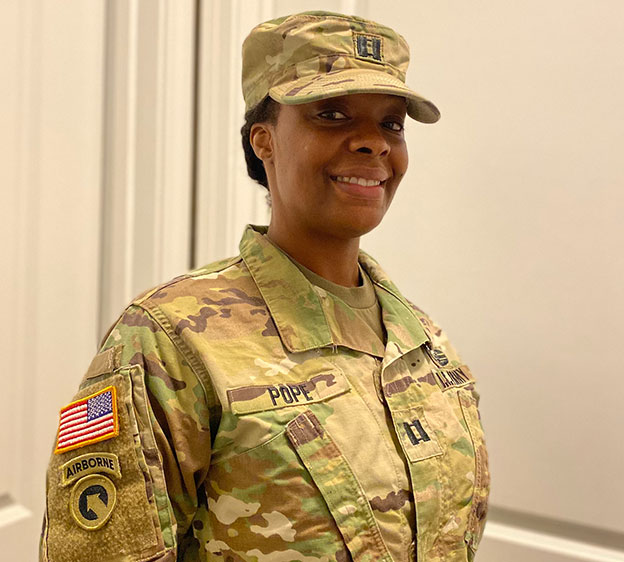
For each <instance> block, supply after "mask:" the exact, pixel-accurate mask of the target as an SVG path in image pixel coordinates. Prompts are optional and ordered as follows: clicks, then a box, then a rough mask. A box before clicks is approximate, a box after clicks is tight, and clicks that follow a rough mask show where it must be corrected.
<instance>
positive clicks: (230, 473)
mask: <svg viewBox="0 0 624 562" xmlns="http://www.w3.org/2000/svg"><path fill="white" fill-rule="evenodd" d="M317 368H318V365H317ZM275 378H276V379H277V378H278V377H275ZM265 380H267V379H265ZM268 380H269V381H270V380H271V379H268ZM263 382H264V381H263ZM267 382H268V381H267ZM271 382H272V381H271ZM350 390H351V386H350V384H349V382H348V380H347V378H346V377H345V376H344V374H343V373H342V372H341V371H340V370H339V369H338V368H336V367H335V366H333V365H332V366H331V368H329V369H323V370H320V371H319V370H316V371H315V372H314V371H313V370H312V369H310V368H308V369H307V373H305V375H304V376H299V377H297V376H296V373H295V372H294V371H293V373H292V376H280V377H279V382H278V381H276V382H275V383H272V384H267V383H265V384H256V385H247V386H241V387H234V388H230V389H228V390H227V392H226V395H227V398H228V402H229V408H230V412H224V415H223V417H222V422H221V427H220V428H219V432H218V435H217V439H216V440H215V444H219V443H220V444H221V445H222V449H221V450H220V451H217V452H216V453H215V456H214V457H213V459H214V460H213V462H212V463H211V469H210V477H209V486H208V487H207V490H206V492H207V504H208V510H209V515H208V517H210V518H211V520H210V527H211V529H210V533H211V535H210V536H211V537H212V538H213V539H217V540H218V541H219V545H220V548H221V552H222V553H223V555H224V556H226V557H227V555H228V549H230V550H232V552H237V553H240V552H241V550H246V549H248V545H250V544H253V545H255V546H257V549H258V551H259V552H276V553H277V552H282V551H284V552H286V551H288V549H292V550H294V551H297V552H300V553H302V554H306V555H307V556H310V555H311V554H314V555H316V556H317V557H319V558H322V557H326V558H327V559H329V560H344V561H345V562H346V561H348V560H354V561H357V562H369V561H370V562H372V561H373V560H375V561H383V562H392V558H391V557H390V555H389V553H388V551H387V548H386V546H385V544H384V542H383V539H382V538H381V533H380V530H379V527H378V525H377V523H376V521H375V519H374V516H373V513H372V509H371V507H370V504H369V503H368V500H367V499H366V496H365V494H364V491H363V489H362V487H361V485H360V484H359V482H358V480H357V478H356V477H355V475H354V474H353V472H352V470H351V468H350V466H349V464H348V462H347V461H346V459H345V457H344V456H343V454H342V452H341V451H340V450H339V448H338V446H337V445H336V442H335V441H334V439H333V438H332V437H331V435H330V434H329V432H328V431H327V428H326V427H325V426H324V420H325V419H326V417H327V416H328V415H331V413H332V412H333V411H334V410H335V408H340V407H343V408H344V407H348V406H349V399H348V396H346V395H347V393H348V392H349V391H350ZM229 490H231V492H228V491H229ZM241 491H242V492H241ZM243 497H244V503H243V502H241V498H243ZM232 506H235V508H236V509H238V510H240V512H241V513H244V516H243V517H237V518H236V519H235V520H232V517H233V516H232V514H231V510H232ZM263 518H264V519H263ZM278 522H279V525H277V523H278ZM267 523H269V527H266V526H265V525H266V524H267ZM273 526H275V529H273V528H272V527H273ZM280 539H282V540H283V543H281V544H280V542H279V540H280ZM278 545H279V546H278ZM226 547H227V548H226ZM254 552H255V551H254ZM292 559H299V558H298V557H296V556H295V552H293V553H292Z"/></svg>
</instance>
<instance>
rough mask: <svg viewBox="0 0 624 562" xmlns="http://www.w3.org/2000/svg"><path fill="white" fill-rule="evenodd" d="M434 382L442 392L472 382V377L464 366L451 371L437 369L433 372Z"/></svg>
mask: <svg viewBox="0 0 624 562" xmlns="http://www.w3.org/2000/svg"><path fill="white" fill-rule="evenodd" d="M434 375H435V378H436V382H437V383H438V386H439V387H440V388H441V389H442V390H447V389H449V388H455V387H458V386H464V385H467V384H469V383H471V382H474V377H473V376H472V373H471V372H470V369H469V368H468V367H467V366H466V365H461V366H459V367H455V368H452V369H438V370H437V371H434Z"/></svg>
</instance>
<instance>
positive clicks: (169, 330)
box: [131, 302, 221, 408]
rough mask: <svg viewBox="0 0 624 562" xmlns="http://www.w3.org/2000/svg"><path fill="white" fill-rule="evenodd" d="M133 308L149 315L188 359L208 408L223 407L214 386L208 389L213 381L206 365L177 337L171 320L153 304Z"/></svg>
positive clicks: (134, 304)
mask: <svg viewBox="0 0 624 562" xmlns="http://www.w3.org/2000/svg"><path fill="white" fill-rule="evenodd" d="M131 306H136V307H137V308H140V309H141V310H143V311H144V312H145V313H146V314H147V315H149V317H150V318H151V319H152V320H153V321H154V322H155V323H156V324H158V325H159V326H160V328H161V329H162V331H163V332H164V333H165V334H166V336H167V337H168V338H169V340H170V341H171V343H173V345H174V346H175V347H176V349H177V350H178V352H179V353H180V355H182V357H184V359H186V361H187V362H188V364H189V365H190V367H191V369H192V371H193V373H194V374H195V376H196V377H197V380H198V381H199V384H201V386H202V388H203V390H204V395H205V397H206V402H207V404H208V407H209V408H210V407H211V406H213V405H218V406H221V403H220V401H219V399H218V398H217V395H216V394H215V392H214V390H213V388H212V385H211V386H210V388H209V389H208V388H206V382H210V381H211V380H212V379H211V377H210V374H209V373H208V371H207V370H206V368H205V367H204V365H203V364H202V363H201V362H200V361H199V360H198V358H197V356H196V355H195V354H194V353H193V352H192V351H191V350H190V349H189V347H188V346H187V345H186V344H185V343H184V341H183V340H182V339H180V338H179V337H178V336H177V334H176V333H175V332H174V330H173V327H172V326H171V324H170V323H169V320H168V319H167V317H166V316H165V315H164V314H163V313H162V312H161V311H160V309H159V308H158V307H156V306H151V303H149V302H144V303H141V304H137V303H133V304H132V305H131ZM200 373H201V374H200ZM202 375H204V376H205V379H206V380H204V377H203V376H202Z"/></svg>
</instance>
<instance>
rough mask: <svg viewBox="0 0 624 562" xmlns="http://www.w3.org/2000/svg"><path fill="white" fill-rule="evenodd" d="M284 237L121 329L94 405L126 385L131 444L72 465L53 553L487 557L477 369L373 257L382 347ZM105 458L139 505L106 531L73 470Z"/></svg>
mask: <svg viewBox="0 0 624 562" xmlns="http://www.w3.org/2000/svg"><path fill="white" fill-rule="evenodd" d="M264 232H265V229H264V227H248V229H247V230H246V232H245V234H244V236H243V239H242V241H241V246H240V249H241V255H240V256H238V257H236V258H233V259H230V260H225V261H222V262H218V263H216V264H212V265H209V266H207V267H204V268H201V269H198V270H196V271H194V272H192V273H190V274H188V275H184V276H182V277H179V278H177V279H175V280H173V281H172V282H170V283H168V284H165V285H162V286H160V287H158V288H156V289H154V290H151V291H149V292H148V293H146V294H145V295H143V296H142V297H140V298H139V299H137V300H136V301H135V302H134V303H133V304H132V305H131V306H130V307H129V308H128V309H127V310H126V311H125V313H124V314H123V315H122V317H121V319H120V320H119V322H118V323H117V324H116V325H115V326H114V327H113V329H112V330H111V332H110V333H109V335H108V336H107V338H106V341H105V343H104V346H103V348H102V350H101V352H100V354H99V355H98V356H97V357H96V359H95V360H94V363H93V365H92V367H91V368H90V370H89V372H88V373H87V375H86V376H85V379H84V380H83V383H82V385H81V390H80V393H79V396H80V395H81V394H82V395H85V394H87V393H92V392H93V391H94V390H97V389H99V388H100V387H104V386H108V385H110V384H115V385H117V387H118V389H119V395H120V397H121V398H120V402H121V404H120V406H124V407H123V408H121V407H120V410H121V411H123V412H124V416H123V419H122V420H121V422H122V426H121V431H122V434H121V435H120V437H119V438H115V439H111V440H108V441H105V442H103V443H98V444H94V445H89V446H86V447H83V448H80V449H76V450H74V451H70V452H68V453H65V454H62V455H57V456H55V457H54V458H53V459H52V462H51V464H50V468H49V471H48V488H49V493H48V522H47V524H46V527H45V532H44V538H43V541H42V548H41V552H42V555H41V560H50V561H53V562H64V561H66V560H67V561H69V560H72V561H74V562H76V561H81V560H95V559H97V560H103V561H104V560H128V561H130V560H142V561H147V560H154V561H156V560H158V561H173V560H175V559H176V557H177V559H178V560H184V561H187V562H188V561H207V560H210V561H212V560H223V561H231V562H234V561H250V562H252V561H253V562H279V561H284V562H289V561H293V560H295V561H301V562H320V561H326V562H329V561H333V560H338V561H348V560H354V561H358V562H359V561H362V562H364V561H370V562H373V561H380V560H381V561H386V562H392V561H394V562H399V561H403V560H414V559H417V560H418V561H419V562H443V561H444V562H459V561H462V562H463V561H467V560H468V561H471V560H473V557H474V552H475V550H476V548H477V545H478V542H479V539H480V537H481V534H482V532H483V526H484V524H485V515H486V512H487V494H488V488H489V472H488V464H487V453H486V450H485V444H484V440H483V431H482V427H481V423H480V420H479V414H478V410H477V401H478V396H477V394H476V392H475V390H474V381H473V377H472V375H471V374H470V371H469V369H468V367H466V366H465V365H464V364H463V363H462V362H461V360H460V359H459V358H458V356H457V354H456V353H455V351H454V350H453V349H452V347H451V346H450V345H449V344H448V341H447V340H446V337H445V335H444V334H443V332H442V331H441V330H440V329H439V328H438V327H437V326H435V325H434V324H433V323H432V322H431V320H430V319H429V318H428V317H427V316H426V315H425V314H424V313H423V312H422V311H420V310H419V309H417V308H414V307H412V306H411V305H410V304H409V303H408V302H407V301H406V300H405V299H404V297H402V296H401V294H400V293H399V292H398V290H397V288H396V287H395V286H394V284H393V283H392V282H391V281H390V280H389V279H388V277H387V276H386V275H385V273H384V272H383V271H382V270H381V269H380V267H379V266H378V265H377V263H376V262H375V261H374V260H372V258H370V257H369V256H367V255H366V254H365V253H364V252H361V254H360V264H361V266H362V267H363V269H364V270H365V271H366V272H367V274H368V275H369V276H370V277H371V279H372V280H373V283H374V286H375V291H376V294H377V298H378V299H379V302H380V304H381V307H382V314H383V323H384V326H385V329H386V332H387V345H386V349H385V350H384V351H383V353H382V354H376V353H374V352H371V351H366V350H365V348H366V343H365V342H364V341H360V342H358V335H357V334H352V333H349V334H346V333H345V329H347V328H348V327H349V326H347V325H345V323H344V322H343V323H341V322H337V321H336V318H337V317H339V316H340V315H339V314H335V312H336V307H337V306H340V305H339V304H337V303H336V302H331V303H330V302H328V299H327V294H326V292H324V291H323V290H318V289H317V288H315V287H314V286H313V285H311V284H310V283H309V282H308V281H307V279H306V278H305V277H304V276H303V274H302V273H301V272H300V271H299V270H298V269H297V268H296V267H295V266H294V265H293V263H292V262H291V261H290V260H289V259H288V257H287V256H286V255H284V254H283V253H282V252H281V251H280V250H279V249H277V248H276V247H275V246H273V245H272V244H271V242H270V241H269V240H268V239H267V238H266V237H265V236H263V233H264ZM343 316H344V315H343ZM363 349H364V350H363ZM373 380H375V384H374V385H373V384H372V383H371V385H370V387H371V388H372V389H373V390H372V391H368V390H367V389H366V385H367V381H373ZM371 393H372V394H373V400H377V404H378V406H379V408H380V409H381V411H382V412H384V413H385V418H382V419H380V418H379V417H376V416H375V415H374V412H375V409H374V408H372V407H371V404H372V402H371V397H370V394H371ZM124 447H125V448H124ZM98 451H99V452H107V453H116V454H117V455H118V456H119V458H120V465H121V474H122V477H121V479H120V480H119V482H118V483H117V486H118V497H120V498H121V499H120V501H122V502H124V501H125V503H124V507H125V509H124V510H121V509H115V511H114V512H113V514H112V516H111V519H110V520H109V521H108V523H107V524H106V525H105V526H104V527H103V528H102V529H101V530H99V531H94V532H88V531H84V530H82V529H81V528H80V527H78V526H77V525H74V524H72V522H71V521H70V520H69V519H68V518H67V517H65V516H64V515H63V513H64V512H65V511H66V508H67V501H68V500H67V497H66V496H68V494H69V489H68V488H64V487H62V486H61V485H60V482H59V479H60V474H59V473H58V467H59V466H61V465H62V464H63V463H66V462H67V461H69V460H71V458H72V457H73V456H78V455H82V454H85V453H91V452H98ZM137 488H141V489H142V490H143V493H142V494H138V495H137V494H136V493H135V492H136V490H137ZM133 493H134V494H135V495H134V496H132V494H133ZM124 497H126V498H130V497H133V498H134V500H133V502H130V501H128V500H127V499H126V500H124ZM141 502H142V503H141ZM134 503H136V504H137V505H138V504H140V505H141V506H142V507H141V509H134V508H133V507H132V505H133V504H134ZM144 508H145V509H144ZM132 509H134V511H132ZM141 510H142V511H141ZM406 510H407V511H406ZM405 513H409V514H410V515H411V517H412V518H414V521H413V525H409V524H407V523H406V521H405V516H404V515H405ZM413 529H417V531H416V533H415V534H416V536H415V537H413V536H412V534H413ZM134 532H139V533H141V532H142V533H143V534H142V535H140V536H141V540H142V541H143V542H140V541H137V540H134V539H132V536H133V533H134ZM413 539H415V544H416V549H417V550H416V551H414V549H413V546H412V541H413ZM94 552H95V553H96V554H94Z"/></svg>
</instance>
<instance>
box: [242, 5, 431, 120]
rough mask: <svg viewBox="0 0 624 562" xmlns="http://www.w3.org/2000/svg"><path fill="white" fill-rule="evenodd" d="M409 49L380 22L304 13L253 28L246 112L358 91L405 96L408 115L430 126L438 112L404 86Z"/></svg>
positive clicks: (246, 46)
mask: <svg viewBox="0 0 624 562" xmlns="http://www.w3.org/2000/svg"><path fill="white" fill-rule="evenodd" d="M408 64H409V47H408V45H407V43H406V41H405V39H403V37H401V35H399V34H398V33H396V32H395V31H393V30H392V29H390V28H389V27H385V26H383V25H380V24H378V23H375V22H372V21H369V20H365V19H362V18H358V17H355V16H344V15H342V14H335V13H331V12H306V13H303V14H296V15H293V16H287V17H282V18H279V19H275V20H271V21H268V22H265V23H262V24H260V25H258V26H256V27H255V28H254V29H253V30H252V31H251V33H250V34H249V36H248V37H247V39H246V40H245V42H244V43H243V96H244V98H245V104H246V109H247V110H249V109H251V108H252V107H254V106H255V105H256V104H258V103H260V102H261V101H262V100H263V99H264V98H265V97H266V96H267V95H270V96H271V98H273V99H274V100H275V101H277V102H279V103H283V104H301V103H309V102H313V101H317V100H319V99H325V98H331V97H336V96H342V95H346V94H356V93H382V94H391V95H398V96H402V97H405V98H406V99H407V100H408V111H407V112H408V114H409V115H410V116H411V117H413V118H414V119H416V120H417V121H421V122H423V123H434V122H436V121H437V120H438V119H439V118H440V112H439V111H438V109H437V108H436V107H435V105H433V104H432V103H431V102H430V101H428V100H426V99H425V98H423V97H422V96H420V95H419V94H417V93H415V92H413V91H412V90H411V89H409V88H408V87H407V86H406V85H405V73H406V71H407V67H408Z"/></svg>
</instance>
